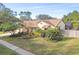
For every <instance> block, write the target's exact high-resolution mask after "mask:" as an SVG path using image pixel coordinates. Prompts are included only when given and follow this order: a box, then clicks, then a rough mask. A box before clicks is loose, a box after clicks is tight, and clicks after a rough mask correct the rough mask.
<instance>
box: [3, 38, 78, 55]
mask: <svg viewBox="0 0 79 59" xmlns="http://www.w3.org/2000/svg"><path fill="white" fill-rule="evenodd" d="M3 40H5V41H8V42H10V43H12V44H15V45H16V46H19V47H21V48H24V49H25V50H28V51H30V52H32V53H34V54H40V55H41V54H43V55H54V54H56V55H65V54H66V55H69V54H72V55H74V54H79V39H72V38H65V39H63V40H61V41H58V42H56V41H51V40H48V39H45V38H40V37H38V38H33V39H23V38H20V37H5V38H3Z"/></svg>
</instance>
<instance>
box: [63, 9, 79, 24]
mask: <svg viewBox="0 0 79 59" xmlns="http://www.w3.org/2000/svg"><path fill="white" fill-rule="evenodd" d="M63 21H64V22H65V23H66V22H68V21H79V12H78V11H75V10H74V11H73V12H72V13H69V14H68V15H64V17H63Z"/></svg>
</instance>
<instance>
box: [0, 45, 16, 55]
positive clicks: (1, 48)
mask: <svg viewBox="0 0 79 59" xmlns="http://www.w3.org/2000/svg"><path fill="white" fill-rule="evenodd" d="M16 54H17V53H16V52H14V51H12V50H11V49H9V48H7V47H5V46H2V45H0V55H16Z"/></svg>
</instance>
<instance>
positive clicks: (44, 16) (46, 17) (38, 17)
mask: <svg viewBox="0 0 79 59" xmlns="http://www.w3.org/2000/svg"><path fill="white" fill-rule="evenodd" d="M52 18H53V17H51V16H49V15H46V14H39V15H37V16H36V19H40V20H41V19H42V20H44V19H45V20H46V19H52Z"/></svg>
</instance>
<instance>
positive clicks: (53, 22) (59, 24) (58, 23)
mask: <svg viewBox="0 0 79 59" xmlns="http://www.w3.org/2000/svg"><path fill="white" fill-rule="evenodd" d="M38 27H39V28H41V29H42V30H44V29H47V28H49V27H51V28H59V29H60V30H64V29H65V24H64V23H63V21H62V20H60V19H49V20H44V21H40V22H39V23H38Z"/></svg>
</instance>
